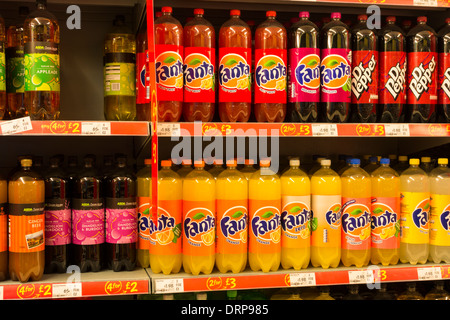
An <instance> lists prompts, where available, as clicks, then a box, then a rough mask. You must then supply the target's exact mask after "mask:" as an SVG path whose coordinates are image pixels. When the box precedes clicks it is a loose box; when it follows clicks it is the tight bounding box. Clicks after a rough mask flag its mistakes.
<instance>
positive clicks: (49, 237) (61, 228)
mask: <svg viewBox="0 0 450 320" xmlns="http://www.w3.org/2000/svg"><path fill="white" fill-rule="evenodd" d="M44 214H45V245H46V246H59V245H65V244H70V243H71V240H72V230H71V229H72V212H71V210H70V207H69V201H68V200H67V199H47V200H46V201H45V211H44Z"/></svg>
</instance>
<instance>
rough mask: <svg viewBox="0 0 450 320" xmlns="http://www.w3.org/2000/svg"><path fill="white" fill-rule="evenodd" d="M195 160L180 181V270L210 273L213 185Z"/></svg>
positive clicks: (212, 231)
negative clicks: (181, 231)
mask: <svg viewBox="0 0 450 320" xmlns="http://www.w3.org/2000/svg"><path fill="white" fill-rule="evenodd" d="M204 168H205V162H204V161H203V160H197V161H195V162H194V170H192V171H191V172H190V173H189V174H188V175H187V176H186V177H185V178H184V181H183V269H184V271H185V272H186V273H192V274H193V275H198V274H200V272H202V273H204V274H210V273H211V272H212V270H213V268H214V263H215V237H216V235H215V229H216V185H215V181H214V177H213V176H212V175H211V174H210V173H209V172H207V171H205V170H204Z"/></svg>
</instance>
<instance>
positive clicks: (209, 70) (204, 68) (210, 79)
mask: <svg viewBox="0 0 450 320" xmlns="http://www.w3.org/2000/svg"><path fill="white" fill-rule="evenodd" d="M203 14H204V10H203V9H194V18H193V19H192V20H191V21H189V22H188V23H186V25H185V26H184V36H183V38H184V83H185V85H184V104H183V119H184V121H189V122H192V121H202V122H208V121H212V120H213V117H214V111H215V101H216V100H215V98H216V96H215V90H216V83H215V82H216V77H215V73H216V52H215V51H216V50H215V47H216V35H215V31H214V27H213V26H212V24H211V23H210V22H209V21H208V20H206V19H205V18H204V17H203Z"/></svg>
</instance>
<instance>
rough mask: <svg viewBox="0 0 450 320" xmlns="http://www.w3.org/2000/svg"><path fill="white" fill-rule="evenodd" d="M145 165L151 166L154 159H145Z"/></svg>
mask: <svg viewBox="0 0 450 320" xmlns="http://www.w3.org/2000/svg"><path fill="white" fill-rule="evenodd" d="M144 164H145V165H151V164H152V159H144Z"/></svg>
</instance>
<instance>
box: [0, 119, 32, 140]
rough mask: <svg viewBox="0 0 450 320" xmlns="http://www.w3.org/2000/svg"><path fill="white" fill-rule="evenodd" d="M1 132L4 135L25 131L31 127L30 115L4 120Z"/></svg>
mask: <svg viewBox="0 0 450 320" xmlns="http://www.w3.org/2000/svg"><path fill="white" fill-rule="evenodd" d="M1 129H2V134H3V135H4V136H6V135H11V134H16V133H20V132H25V131H29V130H32V129H33V125H32V124H31V119H30V117H23V118H19V119H14V120H10V121H6V122H4V123H2V124H1Z"/></svg>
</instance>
